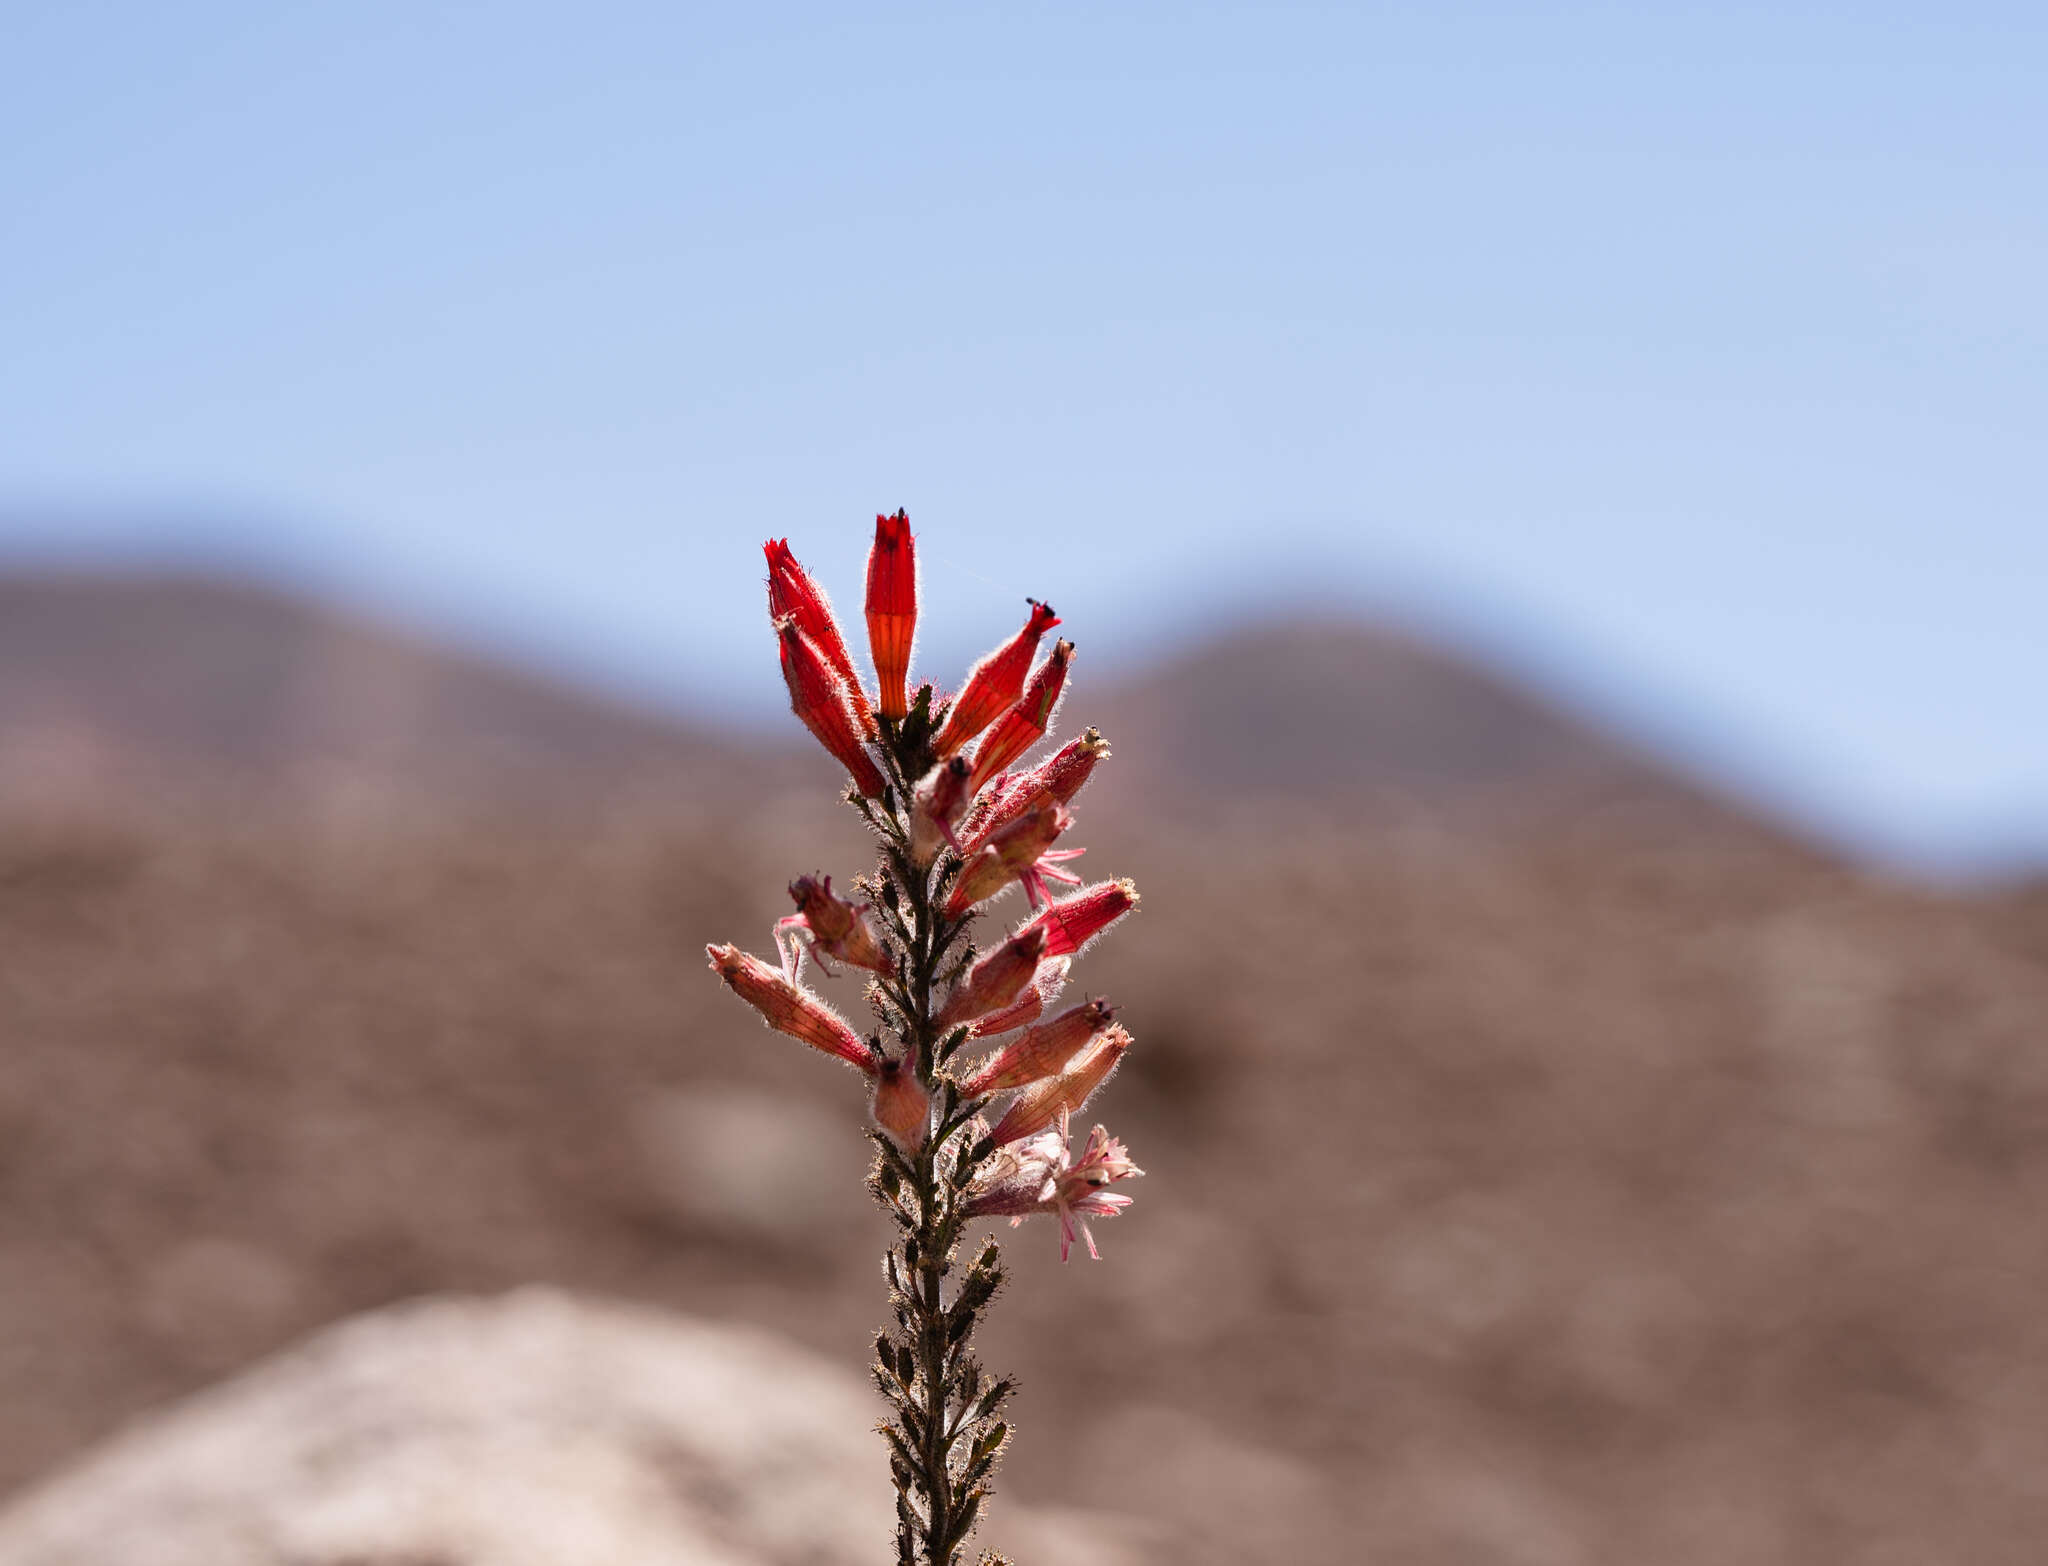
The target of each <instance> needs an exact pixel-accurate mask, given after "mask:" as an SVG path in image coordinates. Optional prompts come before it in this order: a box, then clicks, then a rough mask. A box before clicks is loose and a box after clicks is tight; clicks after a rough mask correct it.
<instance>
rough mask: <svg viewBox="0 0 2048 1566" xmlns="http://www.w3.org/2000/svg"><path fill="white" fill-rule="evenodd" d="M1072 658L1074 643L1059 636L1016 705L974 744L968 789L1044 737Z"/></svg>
mask: <svg viewBox="0 0 2048 1566" xmlns="http://www.w3.org/2000/svg"><path fill="white" fill-rule="evenodd" d="M1073 661H1074V644H1073V643H1072V642H1070V641H1067V640H1065V639H1064V638H1062V639H1061V640H1060V641H1058V642H1055V643H1054V644H1053V649H1052V652H1051V653H1050V654H1048V655H1047V657H1046V660H1045V662H1043V663H1041V664H1040V665H1039V666H1038V671H1037V673H1035V674H1033V675H1032V676H1031V683H1030V684H1029V685H1027V686H1026V687H1025V688H1024V694H1023V695H1022V696H1020V697H1018V698H1017V702H1016V705H1015V706H1013V707H1011V708H1010V710H1009V711H1008V712H1006V713H1004V714H1003V715H1002V717H1001V718H999V719H997V720H996V725H995V727H994V728H992V729H990V730H989V731H988V732H987V733H986V734H984V735H983V736H982V737H981V743H980V744H979V745H977V746H975V748H974V778H973V781H972V782H970V783H969V784H968V785H967V791H968V792H969V793H970V794H971V793H975V792H977V791H978V790H979V789H980V788H981V786H982V784H984V783H986V782H987V781H988V780H989V779H990V778H992V777H994V776H995V775H996V774H997V773H998V772H1001V771H1002V770H1003V768H1005V767H1007V766H1008V765H1009V764H1010V763H1011V762H1013V761H1015V760H1016V759H1017V758H1018V757H1019V756H1021V755H1023V754H1024V752H1025V751H1027V750H1029V749H1030V748H1031V747H1032V746H1033V745H1036V744H1037V743H1038V742H1039V741H1040V740H1042V739H1044V738H1045V734H1046V730H1048V729H1050V728H1051V727H1052V715H1053V712H1054V711H1055V710H1056V709H1057V708H1058V706H1059V704H1060V692H1061V691H1062V690H1063V689H1064V688H1065V687H1066V683H1067V668H1068V665H1070V664H1071V663H1072V662H1073Z"/></svg>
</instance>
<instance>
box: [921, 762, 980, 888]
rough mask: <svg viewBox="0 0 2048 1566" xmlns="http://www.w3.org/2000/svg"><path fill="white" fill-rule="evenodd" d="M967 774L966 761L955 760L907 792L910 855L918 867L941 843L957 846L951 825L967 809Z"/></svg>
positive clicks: (937, 849) (927, 862)
mask: <svg viewBox="0 0 2048 1566" xmlns="http://www.w3.org/2000/svg"><path fill="white" fill-rule="evenodd" d="M971 772H972V769H971V768H970V767H969V766H968V764H967V759H966V758H965V757H964V756H955V757H953V758H952V759H951V760H950V761H942V762H940V763H939V764H938V765H937V766H936V767H933V768H932V769H931V771H929V772H927V773H926V774H925V775H924V776H923V777H922V778H920V779H919V780H918V783H917V786H916V787H915V788H913V789H912V790H911V791H910V793H911V800H910V804H911V810H910V852H911V855H912V857H913V858H915V859H916V860H917V862H918V863H919V864H921V865H928V864H930V863H931V862H932V858H933V856H934V855H936V854H937V853H938V851H939V844H940V842H942V841H944V842H949V843H953V844H954V845H955V846H956V847H957V846H958V843H959V839H958V838H957V837H955V836H954V833H953V824H954V823H955V822H957V821H958V820H959V819H960V816H961V813H962V812H963V811H964V810H966V808H967V801H968V799H969V797H970V795H969V793H968V789H967V779H968V777H969V775H970V774H971Z"/></svg>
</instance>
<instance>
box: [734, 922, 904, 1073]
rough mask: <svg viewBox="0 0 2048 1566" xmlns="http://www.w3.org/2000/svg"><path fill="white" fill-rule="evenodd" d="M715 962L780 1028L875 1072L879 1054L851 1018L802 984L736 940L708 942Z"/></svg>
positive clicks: (770, 1022)
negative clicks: (719, 943)
mask: <svg viewBox="0 0 2048 1566" xmlns="http://www.w3.org/2000/svg"><path fill="white" fill-rule="evenodd" d="M704 951H705V954H706V955H707V956H709V957H710V959H711V968H712V971H713V972H714V973H716V974H717V975H718V976H719V977H720V978H721V979H723V980H725V982H726V983H727V984H728V985H730V986H731V987H732V990H733V993H734V994H736V995H738V996H739V998H740V999H741V1000H743V1001H745V1002H746V1003H747V1004H748V1005H749V1006H751V1007H753V1008H754V1010H756V1011H758V1012H759V1013H760V1014H761V1020H762V1021H763V1022H765V1023H767V1024H768V1026H769V1027H771V1028H773V1029H775V1031H776V1032H778V1033H787V1034H788V1035H789V1036H790V1037H791V1038H793V1039H798V1040H801V1041H802V1042H803V1043H805V1044H808V1045H810V1046H811V1048H812V1049H818V1050H823V1051H824V1052H825V1053H826V1054H828V1055H836V1056H838V1057H839V1058H840V1059H841V1060H843V1061H845V1062H846V1063H847V1064H848V1065H849V1066H858V1067H859V1068H860V1069H861V1070H862V1071H865V1072H867V1073H869V1074H870V1075H872V1074H873V1073H874V1070H875V1057H874V1055H873V1053H872V1052H871V1051H870V1050H869V1049H868V1047H867V1045H865V1044H863V1043H862V1042H861V1039H860V1035H859V1034H857V1033H855V1032H854V1031H853V1027H852V1025H851V1024H850V1023H848V1022H847V1020H846V1019H845V1018H844V1017H842V1016H840V1015H839V1013H838V1012H836V1011H834V1010H833V1009H832V1008H831V1007H830V1006H828V1005H826V1004H825V1003H824V1002H823V1001H822V1000H820V999H819V998H818V997H817V996H815V995H813V994H812V993H811V992H810V991H809V990H807V989H805V988H803V986H801V985H799V984H796V983H794V982H792V981H791V980H789V979H787V978H784V977H783V975H782V974H781V973H780V972H778V971H777V970H776V969H774V968H772V967H770V966H769V965H768V964H767V963H765V962H763V961H761V959H760V958H758V957H756V956H754V955H753V954H752V953H750V952H743V951H741V950H740V949H739V948H738V947H737V946H707V947H705V948H704Z"/></svg>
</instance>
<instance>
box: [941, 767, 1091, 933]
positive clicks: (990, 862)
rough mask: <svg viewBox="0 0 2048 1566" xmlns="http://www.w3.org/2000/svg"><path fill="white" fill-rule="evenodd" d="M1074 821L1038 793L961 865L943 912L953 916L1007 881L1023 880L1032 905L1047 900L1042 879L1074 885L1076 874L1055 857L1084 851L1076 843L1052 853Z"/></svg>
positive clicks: (1078, 880) (1077, 881)
mask: <svg viewBox="0 0 2048 1566" xmlns="http://www.w3.org/2000/svg"><path fill="white" fill-rule="evenodd" d="M1073 824H1074V818H1073V816H1072V815H1071V814H1069V813H1068V811H1067V807H1066V806H1064V805H1061V804H1057V803H1055V802H1054V800H1053V798H1052V796H1051V795H1050V794H1041V795H1039V796H1038V801H1037V803H1035V804H1034V805H1033V806H1032V807H1031V808H1030V809H1029V810H1027V811H1025V812H1024V813H1023V814H1022V815H1020V816H1018V817H1017V819H1016V820H1014V821H1012V822H1011V823H1010V824H1009V825H1008V826H1007V827H1005V828H1004V829H1003V830H1002V831H1000V832H998V833H997V834H996V835H995V836H994V837H992V838H990V839H989V841H988V846H987V847H985V848H983V849H981V850H980V851H979V852H977V853H976V854H975V855H974V856H973V857H972V858H971V859H969V860H968V861H967V863H966V864H964V865H962V866H961V867H960V875H959V879H957V880H956V881H954V883H953V890H952V891H951V892H949V893H948V894H947V896H946V913H947V915H948V917H950V918H954V919H957V918H959V917H960V916H961V915H962V914H964V913H965V912H967V910H968V909H970V908H972V907H973V906H974V905H975V904H976V903H979V902H983V901H985V900H986V899H988V898H991V897H993V896H995V895H996V893H998V892H1000V891H1001V890H1002V889H1003V888H1004V887H1006V886H1008V885H1009V884H1010V883H1011V882H1012V881H1021V882H1023V883H1024V895H1025V897H1026V898H1028V899H1029V900H1030V903H1031V906H1032V907H1033V908H1036V907H1038V906H1039V905H1040V904H1041V903H1044V902H1047V901H1049V900H1050V895H1049V894H1048V893H1047V891H1046V887H1045V883H1046V882H1047V881H1048V880H1053V881H1065V882H1068V883H1069V884H1071V885H1074V886H1079V885H1080V884H1081V878H1080V877H1079V876H1077V875H1073V874H1070V873H1069V872H1067V871H1065V870H1060V869H1056V868H1054V866H1055V864H1056V863H1057V862H1058V861H1060V860H1065V859H1074V858H1078V857H1079V856H1080V855H1081V854H1084V853H1086V852H1087V850H1086V849H1081V848H1075V849H1068V850H1062V851H1061V852H1059V853H1052V852H1050V851H1049V850H1050V849H1051V848H1052V845H1053V844H1054V843H1056V842H1057V841H1059V836H1060V834H1061V833H1062V832H1064V831H1066V830H1067V828H1068V827H1070V826H1072V825H1073Z"/></svg>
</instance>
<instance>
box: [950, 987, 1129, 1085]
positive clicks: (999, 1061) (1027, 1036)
mask: <svg viewBox="0 0 2048 1566" xmlns="http://www.w3.org/2000/svg"><path fill="white" fill-rule="evenodd" d="M1115 1020H1116V1008H1115V1007H1114V1006H1112V1005H1110V1003H1109V1002H1108V1001H1106V1000H1091V1001H1083V1002H1082V1003H1081V1004H1080V1005H1078V1006H1070V1007H1068V1008H1067V1009H1066V1010H1065V1011H1063V1012H1061V1013H1060V1014H1059V1015H1058V1016H1057V1017H1055V1018H1053V1019H1052V1020H1051V1021H1050V1022H1041V1023H1039V1024H1038V1025H1037V1026H1035V1027H1030V1028H1026V1029H1025V1030H1024V1031H1023V1032H1022V1033H1020V1034H1018V1035H1017V1037H1016V1038H1014V1039H1012V1040H1011V1041H1010V1042H1009V1043H1008V1044H1005V1045H1004V1046H1003V1047H1002V1048H1001V1049H999V1050H997V1051H996V1052H995V1053H994V1054H992V1055H989V1056H986V1057H985V1058H983V1059H982V1060H981V1061H980V1062H979V1063H978V1064H976V1066H975V1067H974V1069H973V1070H972V1071H971V1072H969V1073H968V1074H967V1075H966V1076H965V1077H963V1078H962V1079H961V1081H960V1091H961V1092H962V1093H964V1094H966V1095H967V1096H968V1097H969V1098H979V1097H981V1096H982V1095H983V1094H984V1093H1002V1092H1007V1091H1008V1090H1009V1089H1011V1088H1020V1087H1023V1086H1025V1085H1026V1084H1027V1083H1032V1082H1037V1081H1040V1080H1042V1079H1044V1078H1046V1077H1049V1076H1052V1075H1053V1074H1054V1073H1056V1072H1058V1071H1060V1070H1062V1069H1063V1068H1064V1067H1065V1066H1066V1064H1067V1062H1068V1061H1070V1060H1072V1059H1073V1058H1074V1057H1075V1056H1076V1055H1078V1054H1080V1053H1081V1050H1082V1049H1083V1047H1085V1046H1086V1045H1087V1043H1088V1041H1089V1040H1090V1039H1092V1038H1094V1037H1095V1035H1096V1034H1098V1033H1100V1032H1101V1031H1102V1030H1103V1029H1104V1028H1106V1027H1108V1026H1109V1025H1110V1023H1112V1022H1114V1021H1115Z"/></svg>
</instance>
